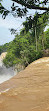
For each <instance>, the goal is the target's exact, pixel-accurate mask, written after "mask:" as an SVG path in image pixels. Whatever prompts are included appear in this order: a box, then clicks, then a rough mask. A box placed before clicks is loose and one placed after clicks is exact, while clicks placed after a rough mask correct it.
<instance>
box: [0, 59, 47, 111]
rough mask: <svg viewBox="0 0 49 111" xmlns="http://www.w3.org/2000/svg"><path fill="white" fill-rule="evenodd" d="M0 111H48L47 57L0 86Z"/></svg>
mask: <svg viewBox="0 0 49 111" xmlns="http://www.w3.org/2000/svg"><path fill="white" fill-rule="evenodd" d="M0 111H49V57H44V58H41V59H39V60H36V61H35V62H33V63H31V64H30V65H29V66H28V67H27V68H26V69H25V70H23V71H21V72H19V73H18V75H16V76H14V77H13V78H12V79H10V80H8V81H6V82H4V83H2V84H0Z"/></svg>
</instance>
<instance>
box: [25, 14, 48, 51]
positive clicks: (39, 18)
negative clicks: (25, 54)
mask: <svg viewBox="0 0 49 111" xmlns="http://www.w3.org/2000/svg"><path fill="white" fill-rule="evenodd" d="M48 18H49V13H44V14H38V13H37V12H36V13H35V15H34V17H33V18H32V16H30V17H27V19H26V21H25V22H24V23H23V25H24V27H25V30H26V32H28V31H29V30H32V31H33V33H34V38H35V41H36V51H37V50H38V38H39V35H40V34H41V33H42V46H43V49H44V41H43V36H44V33H43V32H44V28H45V26H46V25H47V22H48Z"/></svg>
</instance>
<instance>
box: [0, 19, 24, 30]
mask: <svg viewBox="0 0 49 111" xmlns="http://www.w3.org/2000/svg"><path fill="white" fill-rule="evenodd" d="M21 24H22V21H21V20H19V19H14V18H13V17H7V18H6V19H4V20H3V19H2V18H1V17H0V27H3V28H8V29H9V28H16V29H17V28H18V27H20V25H21Z"/></svg>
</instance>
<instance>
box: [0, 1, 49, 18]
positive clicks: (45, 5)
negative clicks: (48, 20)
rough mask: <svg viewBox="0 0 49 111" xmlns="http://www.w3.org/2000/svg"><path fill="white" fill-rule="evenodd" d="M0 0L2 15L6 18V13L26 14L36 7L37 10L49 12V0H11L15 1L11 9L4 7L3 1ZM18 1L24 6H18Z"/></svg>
mask: <svg viewBox="0 0 49 111" xmlns="http://www.w3.org/2000/svg"><path fill="white" fill-rule="evenodd" d="M1 1H3V0H0V13H1V14H2V17H3V18H5V17H6V15H8V14H9V13H12V14H13V15H15V14H17V16H20V17H22V16H25V15H26V13H27V11H28V9H35V10H37V9H38V10H44V11H46V12H47V11H48V12H49V0H11V1H13V3H12V6H11V10H7V9H6V8H5V7H3V5H2V2H1ZM17 3H18V4H20V5H21V6H22V7H21V8H20V7H19V6H17Z"/></svg>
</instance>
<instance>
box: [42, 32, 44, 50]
mask: <svg viewBox="0 0 49 111" xmlns="http://www.w3.org/2000/svg"><path fill="white" fill-rule="evenodd" d="M42 46H43V50H44V34H43V32H42Z"/></svg>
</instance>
